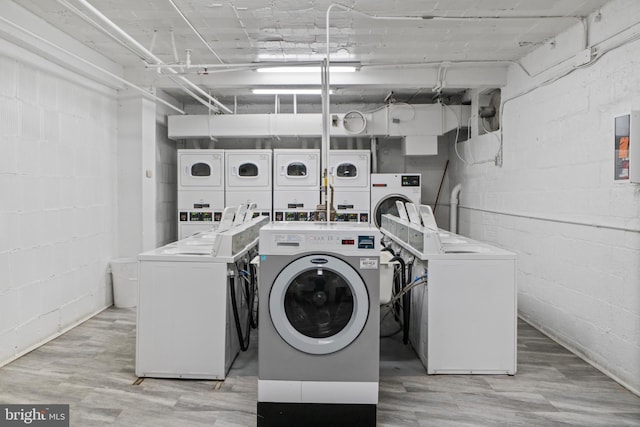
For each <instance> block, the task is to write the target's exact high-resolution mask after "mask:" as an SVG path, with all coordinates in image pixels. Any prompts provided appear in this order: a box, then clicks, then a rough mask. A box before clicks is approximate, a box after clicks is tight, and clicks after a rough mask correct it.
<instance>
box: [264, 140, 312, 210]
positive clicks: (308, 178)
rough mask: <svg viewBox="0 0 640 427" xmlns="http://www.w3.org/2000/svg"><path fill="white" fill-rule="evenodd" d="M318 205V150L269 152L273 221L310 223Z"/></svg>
mask: <svg viewBox="0 0 640 427" xmlns="http://www.w3.org/2000/svg"><path fill="white" fill-rule="evenodd" d="M319 203H320V150H317V149H309V150H307V149H299V150H296V149H275V150H273V212H274V214H273V215H274V220H275V221H313V220H314V219H315V218H314V216H313V214H314V212H315V210H316V208H317V206H318V204H319Z"/></svg>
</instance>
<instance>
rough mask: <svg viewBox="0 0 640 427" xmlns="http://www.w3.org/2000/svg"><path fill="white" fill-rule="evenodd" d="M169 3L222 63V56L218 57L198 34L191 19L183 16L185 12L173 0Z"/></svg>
mask: <svg viewBox="0 0 640 427" xmlns="http://www.w3.org/2000/svg"><path fill="white" fill-rule="evenodd" d="M169 3H171V6H173V8H174V9H175V10H176V12H178V15H180V17H181V18H182V19H183V20H184V22H186V23H187V25H188V26H189V28H191V30H192V31H193V32H194V34H195V35H196V37H198V39H200V41H201V42H202V43H203V44H204V45H205V46H206V47H207V49H209V52H211V53H212V54H213V56H215V57H216V59H217V60H218V61H220V63H221V64H224V61H223V60H222V58H220V56H218V54H217V53H216V51H215V50H213V48H212V47H211V45H210V44H209V43H208V42H207V41H206V40H205V39H204V37H202V34H200V32H199V31H198V30H197V29H196V27H194V26H193V24H192V23H191V21H189V18H187V17H186V16H185V14H184V13H182V11H181V10H180V8H179V7H178V5H177V4H176V3H175V2H174V1H173V0H169Z"/></svg>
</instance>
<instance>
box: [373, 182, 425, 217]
mask: <svg viewBox="0 0 640 427" xmlns="http://www.w3.org/2000/svg"><path fill="white" fill-rule="evenodd" d="M421 181H422V176H421V175H420V174H419V173H372V174H371V222H372V223H373V224H374V225H375V226H376V227H380V220H381V218H382V215H384V214H391V215H394V216H398V208H397V207H396V202H397V201H400V202H402V203H413V204H414V205H416V206H420V201H421V193H422V185H421Z"/></svg>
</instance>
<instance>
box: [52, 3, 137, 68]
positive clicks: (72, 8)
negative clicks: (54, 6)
mask: <svg viewBox="0 0 640 427" xmlns="http://www.w3.org/2000/svg"><path fill="white" fill-rule="evenodd" d="M58 3H60V4H61V5H62V6H64V7H66V8H67V9H69V10H70V11H72V12H73V13H75V14H76V15H77V16H78V17H79V18H80V19H82V20H83V21H85V22H87V23H88V24H90V25H93V26H94V27H95V28H97V29H98V30H100V31H102V33H104V34H105V35H106V36H108V37H109V38H110V39H111V40H113V41H115V42H116V43H118V44H119V45H120V46H122V47H124V48H125V49H127V50H128V51H129V52H131V53H133V54H134V55H135V56H137V57H138V58H140V60H142V61H144V60H145V59H144V57H143V56H142V55H140V52H136V51H135V50H134V49H133V48H132V47H131V46H129V45H128V44H126V43H125V42H123V41H122V40H120V39H119V38H117V37H116V36H114V35H113V34H112V33H111V32H110V31H109V30H107V29H106V28H104V27H103V26H102V25H100V23H98V22H96V21H95V20H93V19H91V17H89V16H88V15H87V14H86V13H84V12H83V11H81V10H80V9H78V8H77V7H75V6H74V5H72V4H71V3H69V2H68V1H67V0H58Z"/></svg>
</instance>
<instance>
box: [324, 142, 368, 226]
mask: <svg viewBox="0 0 640 427" xmlns="http://www.w3.org/2000/svg"><path fill="white" fill-rule="evenodd" d="M370 169H371V153H370V152H369V150H331V151H330V152H329V178H330V182H329V184H330V185H331V186H333V206H334V207H335V209H336V221H341V222H369V215H370V208H371V206H370V196H369V194H370V188H369V173H370Z"/></svg>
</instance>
